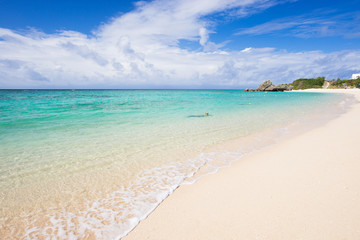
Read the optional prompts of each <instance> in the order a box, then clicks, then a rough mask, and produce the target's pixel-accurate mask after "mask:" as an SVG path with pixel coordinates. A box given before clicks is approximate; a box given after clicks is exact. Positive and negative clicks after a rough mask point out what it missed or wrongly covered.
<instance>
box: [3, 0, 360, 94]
mask: <svg viewBox="0 0 360 240" xmlns="http://www.w3.org/2000/svg"><path fill="white" fill-rule="evenodd" d="M359 46H360V0H348V1H339V0H328V1H310V0H297V1H296V0H222V1H219V0H206V1H205V0H191V1H190V0H178V1H172V0H166V1H165V0H154V1H119V0H118V1H115V0H110V1H106V2H104V1H99V0H93V1H91V0H90V1H85V0H78V1H68V0H65V1H46V0H34V1H17V0H0V84H1V86H0V87H1V88H147V87H149V88H152V87H154V88H158V87H165V88H166V87H171V88H176V87H180V88H184V87H185V88H186V87H189V88H207V87H214V88H223V87H224V88H243V87H247V86H255V85H257V84H258V83H259V82H261V81H263V80H266V79H270V80H272V81H273V82H275V83H277V82H279V83H280V82H291V81H293V80H295V79H296V78H299V77H317V76H326V77H327V78H328V79H332V78H337V77H341V78H349V77H350V76H351V74H352V73H356V72H360V57H359V55H360V54H359V52H360V47H359ZM264 78H266V79H264Z"/></svg>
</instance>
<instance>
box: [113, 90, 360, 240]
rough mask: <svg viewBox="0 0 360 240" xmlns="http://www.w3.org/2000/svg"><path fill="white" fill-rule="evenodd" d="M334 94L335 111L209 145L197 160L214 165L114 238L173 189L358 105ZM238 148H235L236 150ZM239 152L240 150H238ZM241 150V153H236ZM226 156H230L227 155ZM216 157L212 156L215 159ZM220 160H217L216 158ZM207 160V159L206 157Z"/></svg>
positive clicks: (199, 171)
mask: <svg viewBox="0 0 360 240" xmlns="http://www.w3.org/2000/svg"><path fill="white" fill-rule="evenodd" d="M332 94H337V95H342V96H343V99H342V100H341V101H340V102H339V103H338V105H337V106H336V108H337V109H328V111H329V112H327V114H325V115H323V114H319V115H315V116H314V115H312V116H308V118H306V119H302V120H300V121H294V122H291V123H288V124H287V125H285V126H284V125H282V126H275V127H272V128H268V129H265V130H262V131H261V132H257V133H255V134H252V135H250V136H247V137H246V138H237V139H233V140H228V141H226V142H224V143H221V144H218V145H215V146H211V147H209V148H208V149H206V151H205V152H203V153H202V154H201V155H200V156H199V157H202V158H207V157H209V156H211V157H213V159H212V160H214V161H218V162H216V163H215V165H214V166H211V167H208V168H207V169H205V170H204V169H203V168H204V167H205V168H206V167H207V165H209V161H206V162H204V164H203V165H202V166H199V167H198V168H197V171H196V172H194V173H193V174H192V175H190V176H187V177H185V178H184V179H183V180H182V181H181V183H179V184H178V185H175V186H173V187H172V188H171V189H170V190H169V192H167V193H164V194H162V196H161V198H160V199H159V201H158V202H157V204H155V205H154V206H152V207H151V209H150V210H149V211H147V212H146V214H144V215H143V216H141V217H139V218H138V219H137V220H136V221H134V225H133V226H132V227H131V228H129V230H128V231H126V232H124V233H122V234H120V235H119V236H118V237H117V238H116V239H119V240H120V239H122V238H124V237H126V236H127V235H128V234H129V233H130V232H132V231H133V230H134V229H135V228H136V227H137V226H138V225H139V224H140V222H141V221H143V220H145V219H146V218H148V217H149V216H150V214H151V213H152V212H154V211H155V210H156V209H157V208H158V207H159V206H160V204H161V203H162V202H164V201H165V200H166V198H168V197H169V196H170V195H171V194H172V193H173V192H174V191H175V190H176V189H178V188H179V187H181V186H182V185H189V184H195V183H196V182H197V181H198V180H199V179H200V178H202V177H204V176H207V175H209V174H215V173H217V172H218V171H219V170H221V169H222V168H225V167H231V165H232V163H233V162H235V161H239V160H243V158H244V157H248V156H251V155H252V154H254V153H256V152H260V151H262V150H264V149H267V148H270V147H272V146H274V145H276V144H279V143H281V142H284V141H287V140H290V139H291V138H295V137H297V136H300V135H302V134H305V133H307V132H309V131H311V130H313V129H316V128H318V127H321V126H323V125H324V124H326V123H328V122H330V121H332V120H334V119H336V118H338V117H340V116H341V115H344V114H346V113H347V112H348V111H349V110H350V108H351V106H352V105H353V104H356V103H358V101H357V100H356V98H355V97H354V96H353V95H352V94H351V93H332ZM254 142H257V144H258V145H257V147H256V148H254V147H253V146H254V145H253V144H254ZM237 148H238V149H237ZM240 149H241V150H242V151H241V150H240ZM239 150H240V151H239ZM226 155H230V156H231V157H229V156H226ZM214 156H215V157H214ZM224 157H229V158H228V159H225V160H224V159H223V158H224ZM219 158H220V159H219ZM207 159H208V160H209V158H207ZM219 162H220V163H219Z"/></svg>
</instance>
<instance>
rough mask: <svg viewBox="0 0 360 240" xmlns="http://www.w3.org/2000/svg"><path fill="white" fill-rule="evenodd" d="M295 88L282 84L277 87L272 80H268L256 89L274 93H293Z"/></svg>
mask: <svg viewBox="0 0 360 240" xmlns="http://www.w3.org/2000/svg"><path fill="white" fill-rule="evenodd" d="M292 89H293V86H291V85H287V84H280V85H277V86H275V85H274V84H273V83H272V82H271V81H270V80H267V81H265V82H263V83H262V84H260V86H259V87H258V88H257V89H256V91H272V92H283V91H291V90H292Z"/></svg>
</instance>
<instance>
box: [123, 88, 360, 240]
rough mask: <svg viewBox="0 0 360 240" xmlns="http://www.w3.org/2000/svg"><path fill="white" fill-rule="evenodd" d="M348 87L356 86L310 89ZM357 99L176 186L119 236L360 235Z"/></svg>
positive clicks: (359, 96) (359, 106) (359, 93)
mask: <svg viewBox="0 0 360 240" xmlns="http://www.w3.org/2000/svg"><path fill="white" fill-rule="evenodd" d="M309 91H321V92H325V91H326V92H337V93H350V94H354V95H355V96H356V98H357V99H358V100H359V101H360V90H342V89H339V90H309ZM359 120H360V104H359V103H356V104H354V105H353V106H352V107H351V109H350V110H349V111H348V112H347V113H345V114H343V115H341V116H340V117H339V118H336V119H334V120H332V121H330V122H328V123H327V124H325V125H324V126H321V127H318V128H316V129H313V130H311V131H308V132H306V133H303V134H301V135H299V136H296V137H294V138H291V139H289V140H286V141H283V142H280V143H278V144H276V145H274V146H272V147H270V148H267V149H264V150H263V151H260V152H257V153H254V154H251V155H249V156H246V157H244V158H243V159H242V160H241V161H238V162H235V163H233V165H232V166H231V167H228V168H224V169H222V170H221V171H219V172H218V173H217V174H213V175H208V176H205V177H202V178H201V179H200V180H199V181H198V182H196V183H195V184H193V185H185V186H181V187H180V188H179V189H177V190H176V191H175V192H174V193H173V194H172V195H170V196H169V197H168V198H167V199H166V200H165V201H164V202H163V203H162V204H160V206H159V207H158V208H157V209H156V210H155V211H154V212H153V213H152V214H151V215H150V216H149V217H148V218H147V219H145V220H144V221H142V222H141V223H140V224H139V225H138V226H137V227H136V228H135V229H134V230H133V231H132V232H131V233H130V234H129V235H128V236H127V237H125V238H124V239H157V240H159V239H360V174H359V173H360V150H359V149H358V148H357V145H358V143H359V142H360V141H359V140H360V121H359Z"/></svg>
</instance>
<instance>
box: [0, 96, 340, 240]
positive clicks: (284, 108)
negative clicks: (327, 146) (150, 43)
mask: <svg viewBox="0 0 360 240" xmlns="http://www.w3.org/2000/svg"><path fill="white" fill-rule="evenodd" d="M343 99H344V96H342V95H331V94H319V93H295V92H292V93H264V92H243V91H240V90H76V91H71V90H56V91H50V90H13V91H5V90H3V91H0V201H1V202H0V204H1V206H2V207H1V212H0V221H1V226H0V234H1V235H2V236H6V237H10V238H28V239H33V238H41V237H45V238H51V237H56V238H58V239H78V238H79V237H80V238H91V237H96V238H99V239H100V238H101V239H114V238H118V237H120V236H123V235H124V234H125V233H126V232H128V231H129V230H131V228H132V227H134V226H135V225H136V224H137V222H138V221H139V220H141V219H142V218H143V217H144V216H146V215H147V214H148V213H149V212H151V211H152V209H153V208H154V207H155V206H156V205H157V204H158V203H159V202H160V201H161V200H163V199H164V198H165V197H166V196H167V195H168V194H169V193H171V192H172V191H173V190H174V189H175V188H176V187H178V186H179V185H180V184H183V183H184V181H187V182H189V181H188V180H187V179H191V177H192V176H193V175H194V174H195V173H196V172H198V171H199V169H202V171H203V170H204V169H206V168H211V169H212V170H214V169H217V168H218V167H219V166H224V165H226V164H228V163H229V162H231V161H232V160H237V159H239V158H241V156H242V155H243V154H247V153H249V152H251V149H259V146H260V145H261V144H262V145H261V146H263V145H264V142H262V143H261V144H260V143H259V140H257V141H250V140H249V141H245V142H247V146H246V148H247V150H246V151H245V150H244V149H245V147H244V146H245V145H244V146H243V148H242V150H241V151H240V150H239V151H236V152H229V151H218V152H211V151H210V152H209V149H211V148H212V147H213V146H217V145H219V144H222V143H224V142H227V141H230V140H232V139H246V137H247V136H250V135H253V134H255V133H259V132H261V131H264V130H267V129H273V128H277V129H279V126H287V125H288V124H292V123H294V122H298V121H301V120H303V121H306V119H309V117H310V116H315V115H317V116H318V117H319V116H321V117H324V116H330V115H331V116H334V114H337V113H338V112H337V110H336V111H329V110H330V109H332V110H334V109H337V108H338V107H340V105H339V103H340V102H341V101H343ZM339 109H340V108H339ZM206 112H207V113H209V115H208V116H207V115H206V114H205V113H206ZM330 113H331V114H330ZM324 118H325V117H324ZM265 145H266V144H265ZM240 148H241V146H239V149H240ZM249 149H250V150H249ZM209 166H212V167H209ZM212 170H211V171H212ZM209 171H210V170H209ZM205 172H206V171H205Z"/></svg>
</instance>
